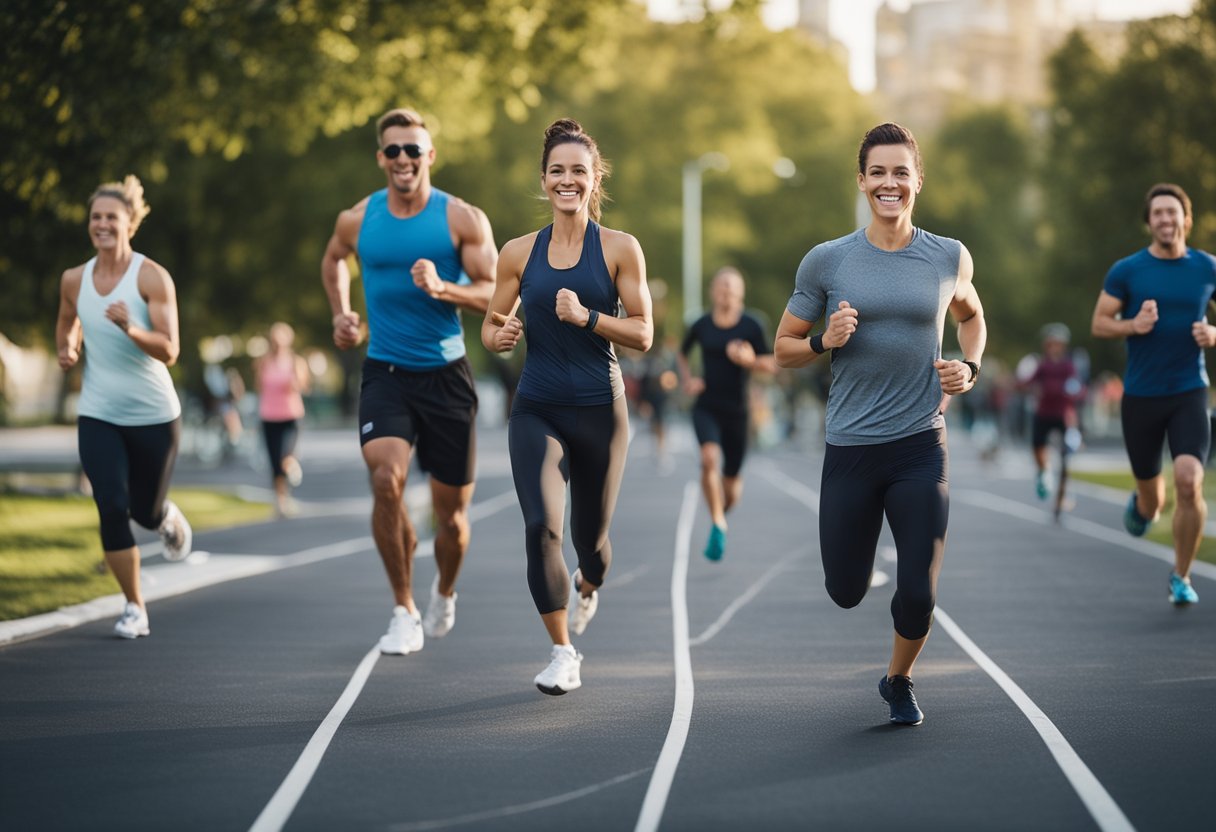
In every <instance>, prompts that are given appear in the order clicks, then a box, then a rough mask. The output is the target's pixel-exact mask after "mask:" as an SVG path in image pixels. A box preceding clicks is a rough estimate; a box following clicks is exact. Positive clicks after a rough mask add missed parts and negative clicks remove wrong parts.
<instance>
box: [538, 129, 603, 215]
mask: <svg viewBox="0 0 1216 832" xmlns="http://www.w3.org/2000/svg"><path fill="white" fill-rule="evenodd" d="M599 185H600V179H599V177H598V176H597V175H596V174H595V172H594V159H592V156H591V151H590V150H588V149H587V148H586V147H585V146H584V145H582V144H581V143H579V142H563V143H562V144H559V145H557V146H556V147H554V148H553V149H552V150H551V151H549V159H548V161H547V162H546V164H545V172H544V174H543V175H542V176H541V187H542V188H543V189H544V191H545V196H546V197H548V199H549V202H550V204H552V205H553V210H554V212H555V213H557V212H560V213H563V214H577V213H580V212H583V213H586V212H587V210H588V205H589V203H590V202H591V197H592V196H593V195H594V194H595V192H596V191H597V190H598V189H599Z"/></svg>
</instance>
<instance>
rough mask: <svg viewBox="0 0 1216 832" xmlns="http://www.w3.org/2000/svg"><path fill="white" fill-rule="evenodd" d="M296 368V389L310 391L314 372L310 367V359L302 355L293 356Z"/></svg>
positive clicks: (301, 391)
mask: <svg viewBox="0 0 1216 832" xmlns="http://www.w3.org/2000/svg"><path fill="white" fill-rule="evenodd" d="M293 360H294V362H295V370H296V378H295V382H296V391H297V392H300V393H309V392H311V391H312V372H311V371H310V370H309V369H308V360H307V359H305V358H304V356H302V355H296V356H293Z"/></svg>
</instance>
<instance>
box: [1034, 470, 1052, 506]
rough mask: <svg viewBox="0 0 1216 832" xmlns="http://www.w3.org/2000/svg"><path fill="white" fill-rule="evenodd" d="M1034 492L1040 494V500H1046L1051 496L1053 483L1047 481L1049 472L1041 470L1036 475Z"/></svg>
mask: <svg viewBox="0 0 1216 832" xmlns="http://www.w3.org/2000/svg"><path fill="white" fill-rule="evenodd" d="M1034 493H1035V494H1037V495H1038V497H1039V499H1040V500H1046V499H1047V498H1048V497H1050V496H1051V485H1049V484H1048V482H1047V472H1046V471H1040V472H1039V473H1037V474H1035V475H1034Z"/></svg>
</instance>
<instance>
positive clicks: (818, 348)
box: [811, 332, 827, 355]
mask: <svg viewBox="0 0 1216 832" xmlns="http://www.w3.org/2000/svg"><path fill="white" fill-rule="evenodd" d="M811 349H813V350H814V351H815V354H816V355H823V354H824V352H826V351H827V347H825V346H824V345H823V333H822V332H821V333H819V334H818V335H812V336H811Z"/></svg>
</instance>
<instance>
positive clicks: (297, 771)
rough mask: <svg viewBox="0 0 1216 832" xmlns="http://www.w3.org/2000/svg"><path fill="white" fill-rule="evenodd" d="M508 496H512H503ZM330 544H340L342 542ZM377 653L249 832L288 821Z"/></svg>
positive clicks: (475, 510)
mask: <svg viewBox="0 0 1216 832" xmlns="http://www.w3.org/2000/svg"><path fill="white" fill-rule="evenodd" d="M507 497H510V498H512V499H506V498H507ZM514 497H515V490H514V489H512V490H510V491H504V492H503V493H502V494H499V495H498V496H496V497H491V498H490V499H488V500H485V501H483V502H481V503H477V504H475V505H473V506H471V507H470V508H469V522H470V523H475V522H477V521H478V520H484V519H485V518H487V517H489V516H490V515H492V514H494V513H496V512H499V511H502V510H503V509H504V508H506V507H507V506H509V505H511V504H512V503H513V502H515V500H514ZM366 540H371V538H360V539H359V540H358V541H347V543H348V544H349V543H351V542H356V543H357V542H361V541H366ZM333 545H337V546H341V545H342V544H333ZM372 545H373V546H374V545H375V542H374V541H372ZM325 548H327V547H324V546H322V547H318V549H325ZM330 548H332V546H331V547H330ZM316 552H317V550H313V549H310V550H306V551H304V552H299V553H297V554H295V555H291V557H292V558H296V559H297V560H298V561H299V562H298V563H296V564H293V565H300V563H308V562H311V561H308V560H306V559H305V558H306V557H307V556H309V555H310V553H313V554H312V556H313V558H314V559H320V558H317V557H316V556H315V553H316ZM434 552H435V541H434V540H433V539H430V540H424V541H421V542H419V544H418V548H417V550H416V551H415V552H414V557H416V558H417V557H426V556H431V555H433V554H434ZM331 557H332V555H331ZM379 656H380V649H379V646H376V647H373V648H372V649H371V651H369V652H368V654H367V655H366V656H364V657H363V661H362V662H360V663H359V666H358V667H357V668H356V669H355V675H354V676H352V677H351V680H350V683H349V684H347V686H346V690H344V691H342V695H341V696H340V697H338V701H337V703H336V704H335V705H334V707H333V709H332V710H330V712H329V715H328V716H327V717H325V719H324V720H323V721H322V722H321V725H320V726H319V727H318V728H317V730H316V731H315V732H314V733H313V735H312V739H310V740H309V741H308V745H306V746H305V747H304V751H303V753H301V754H300V757H299V759H298V760H296V763H295V765H294V766H292V767H291V771H289V772H288V773H287V778H286V779H285V780H284V781H283V782H282V784H281V785H280V786H279V788H278V789H277V790H276V791H275V793H274V796H273V797H271V798H270V802H269V803H267V804H266V808H265V809H263V810H262V813H261V814H260V815H258V818H257V820H255V821H254V822H253V826H251V827H249V832H278V830H280V829H282V828H283V825H284V824H285V823H287V819H288V818H290V817H291V813H292V812H293V811H295V808H296V804H297V803H299V802H300V798H301V797H303V795H304V790H305V789H307V788H308V784H309V782H310V781H311V780H312V776H313V775H314V774H315V773H316V771H317V766H318V765H320V764H321V758H322V757H324V756H325V751H326V749H328V748H329V743H330V742H331V741H332V740H333V738H334V734H335V733H336V732H337V730H338V726H339V725H341V724H342V720H343V719H344V718H345V717H346V714H347V712H348V711H350V709H351V707H352V706H353V705H354V704H355V700H356V699H358V698H359V693H360V692H361V691H362V690H363V685H364V684H365V683H366V682H367V678H368V676H370V675H371V672H372V668H373V667H375V665H376V660H377V659H378V658H379Z"/></svg>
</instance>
